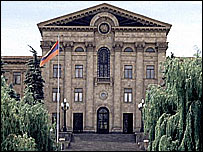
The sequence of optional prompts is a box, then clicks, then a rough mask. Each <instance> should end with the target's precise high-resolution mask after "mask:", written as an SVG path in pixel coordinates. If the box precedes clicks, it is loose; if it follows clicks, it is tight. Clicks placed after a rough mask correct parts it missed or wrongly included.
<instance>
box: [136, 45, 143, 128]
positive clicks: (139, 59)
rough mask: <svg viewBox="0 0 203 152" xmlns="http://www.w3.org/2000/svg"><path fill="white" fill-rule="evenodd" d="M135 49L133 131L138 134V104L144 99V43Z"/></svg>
mask: <svg viewBox="0 0 203 152" xmlns="http://www.w3.org/2000/svg"><path fill="white" fill-rule="evenodd" d="M135 47H136V50H137V55H136V87H135V88H136V89H135V96H136V102H135V104H134V106H135V116H134V126H135V127H134V129H135V131H136V132H137V131H138V132H139V131H140V128H141V111H140V110H139V109H138V104H139V103H140V102H141V99H142V98H143V97H144V94H143V93H144V72H145V69H144V47H145V43H144V42H136V43H135Z"/></svg>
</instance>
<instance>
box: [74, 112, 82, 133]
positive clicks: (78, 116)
mask: <svg viewBox="0 0 203 152" xmlns="http://www.w3.org/2000/svg"><path fill="white" fill-rule="evenodd" d="M73 132H74V133H82V132H83V113H74V114H73Z"/></svg>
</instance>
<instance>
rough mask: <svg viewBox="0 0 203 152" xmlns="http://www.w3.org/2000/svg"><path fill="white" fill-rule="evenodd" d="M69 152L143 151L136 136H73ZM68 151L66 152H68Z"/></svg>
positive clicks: (84, 134)
mask: <svg viewBox="0 0 203 152" xmlns="http://www.w3.org/2000/svg"><path fill="white" fill-rule="evenodd" d="M67 150H68V151H141V149H139V148H138V145H137V144H136V143H135V137H134V134H86V133H83V134H73V141H72V142H71V143H70V147H69V149H67ZM67 150H66V151H67Z"/></svg>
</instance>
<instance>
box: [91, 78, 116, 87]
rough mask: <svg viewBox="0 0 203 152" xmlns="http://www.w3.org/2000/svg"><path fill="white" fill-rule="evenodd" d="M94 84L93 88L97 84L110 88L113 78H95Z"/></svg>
mask: <svg viewBox="0 0 203 152" xmlns="http://www.w3.org/2000/svg"><path fill="white" fill-rule="evenodd" d="M94 82H95V86H97V84H110V85H111V86H112V83H113V78H111V77H95V78H94Z"/></svg>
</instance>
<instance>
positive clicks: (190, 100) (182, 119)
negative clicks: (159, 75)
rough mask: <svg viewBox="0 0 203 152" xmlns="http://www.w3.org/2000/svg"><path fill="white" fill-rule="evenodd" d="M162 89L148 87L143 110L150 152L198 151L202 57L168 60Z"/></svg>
mask: <svg viewBox="0 0 203 152" xmlns="http://www.w3.org/2000/svg"><path fill="white" fill-rule="evenodd" d="M162 69H164V77H163V78H164V81H165V85H164V86H162V87H161V86H159V85H150V86H149V87H148V89H147V92H146V106H145V108H144V109H143V110H144V112H143V117H144V124H145V126H144V131H145V133H148V134H149V142H150V143H149V147H148V150H150V151H155V150H156V151H202V150H203V145H202V142H203V139H202V137H203V134H202V127H203V126H202V124H203V120H202V119H203V117H202V111H203V110H202V107H203V104H202V58H169V57H167V59H166V61H165V62H164V64H163V68H162Z"/></svg>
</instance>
